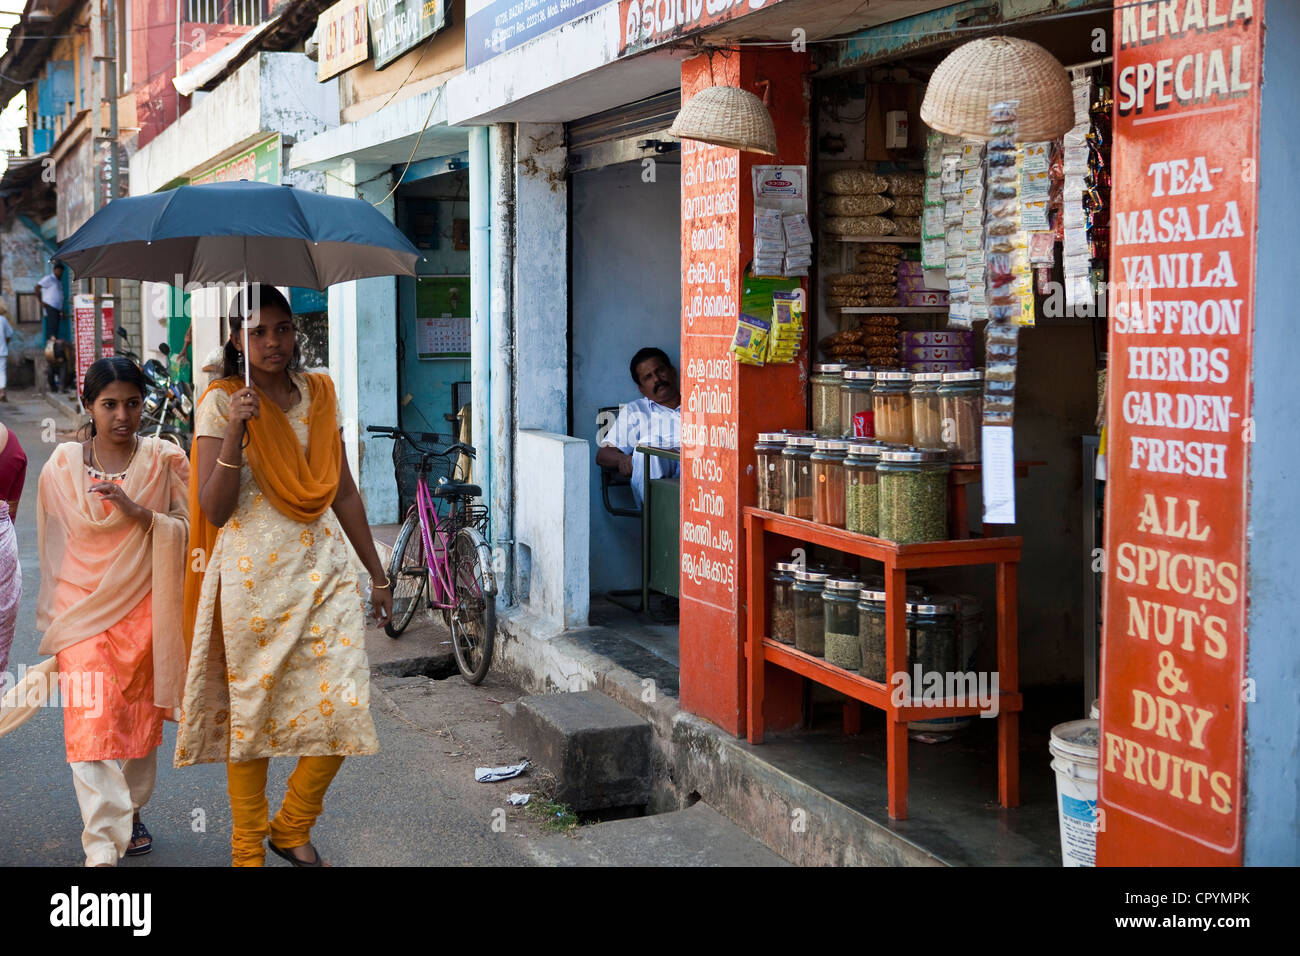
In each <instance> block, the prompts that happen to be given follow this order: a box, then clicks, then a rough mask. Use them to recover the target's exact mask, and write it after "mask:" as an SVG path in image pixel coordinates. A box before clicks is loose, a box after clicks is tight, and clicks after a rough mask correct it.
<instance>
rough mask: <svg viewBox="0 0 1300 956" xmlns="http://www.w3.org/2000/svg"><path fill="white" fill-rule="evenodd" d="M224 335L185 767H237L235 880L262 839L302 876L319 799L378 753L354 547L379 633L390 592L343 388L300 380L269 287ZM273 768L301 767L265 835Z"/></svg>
mask: <svg viewBox="0 0 1300 956" xmlns="http://www.w3.org/2000/svg"><path fill="white" fill-rule="evenodd" d="M246 317H247V318H248V322H247V323H245V318H246ZM229 332H230V338H229V340H228V341H227V343H226V345H225V369H224V371H225V373H226V374H225V377H224V378H221V379H218V380H217V381H215V382H213V384H212V385H211V386H210V387H209V389H208V391H207V392H206V393H205V395H204V396H203V399H202V400H201V402H200V404H199V408H198V412H197V415H196V426H195V436H196V439H195V443H194V475H193V481H192V489H191V499H190V500H191V507H192V508H193V510H194V515H195V520H194V526H193V527H194V531H193V535H192V540H191V552H192V554H194V555H196V557H197V560H196V561H195V562H194V563H193V564H191V573H190V575H189V578H188V579H187V581H186V611H187V620H189V621H192V622H193V627H192V629H190V632H191V633H192V634H193V647H192V651H191V653H190V658H189V675H188V681H187V686H186V692H185V704H184V715H183V717H182V720H181V726H180V731H179V733H178V735H177V748H176V763H177V765H178V766H183V765H186V764H192V763H200V762H225V763H226V764H227V782H228V787H229V792H230V801H231V813H232V817H233V824H234V826H233V832H232V835H231V849H232V856H233V862H234V864H235V865H236V866H260V865H262V863H263V862H264V858H265V850H264V848H263V840H266V844H267V846H269V847H270V849H271V850H272V851H273V852H275V853H276V854H277V855H279V856H281V857H284V858H285V859H287V860H289V861H290V862H292V863H293V864H294V865H295V866H321V865H323V863H322V860H321V857H320V854H319V853H317V852H316V850H315V849H314V847H313V846H312V845H311V828H312V826H313V825H314V824H315V822H316V818H317V817H318V816H319V814H320V813H321V811H322V808H323V800H324V794H325V791H326V789H327V788H328V786H329V784H330V782H331V781H332V779H333V778H334V775H335V774H336V773H337V772H338V770H339V767H340V765H341V764H342V762H343V758H344V757H345V756H347V755H357V754H370V753H375V752H376V751H377V750H378V749H379V745H378V741H377V740H376V737H375V730H374V725H373V723H372V722H371V719H370V714H369V709H368V707H369V670H368V666H367V662H366V653H365V640H364V635H363V629H364V624H365V620H364V609H363V606H362V598H361V594H360V587H359V584H360V582H358V580H357V577H356V575H355V574H354V572H353V570H352V567H351V561H350V556H349V553H348V542H349V541H350V542H351V544H352V547H353V548H354V549H355V551H356V554H357V555H358V556H359V557H360V559H361V562H362V564H364V565H365V567H366V569H367V571H368V572H369V575H370V582H369V587H370V599H371V605H372V607H373V610H374V615H375V619H376V620H377V621H378V622H379V623H380V624H382V623H384V622H385V621H387V619H388V616H389V614H390V612H391V610H392V591H391V589H390V587H389V583H388V581H387V579H386V577H385V575H384V570H383V565H382V563H381V562H380V560H379V556H378V554H377V553H376V551H375V546H374V541H373V539H372V538H371V536H370V529H369V524H368V522H367V521H366V515H365V511H364V508H363V506H362V502H361V496H360V494H359V492H358V491H357V488H356V484H355V482H354V481H353V478H352V474H351V471H350V470H349V468H348V464H347V458H346V457H345V456H344V454H343V448H342V439H341V436H340V431H339V422H338V415H337V407H336V403H335V397H334V386H333V384H332V383H331V381H330V379H329V377H328V376H326V375H313V374H306V373H302V372H300V371H299V370H298V367H297V366H298V351H297V345H296V342H295V330H294V326H293V320H292V315H291V313H290V309H289V305H288V303H287V302H286V301H285V299H284V297H283V296H282V295H281V294H280V293H279V292H278V291H276V290H275V289H274V288H273V287H271V286H265V285H262V286H254V287H253V288H252V289H244V290H241V291H240V293H238V295H237V297H236V298H235V299H234V300H232V307H231V309H230V324H229ZM245 341H246V342H247V346H245V344H244V342H245ZM245 375H248V376H249V377H250V378H251V386H245V385H244V381H245ZM345 537H346V539H347V540H346V541H345V540H344V539H345ZM276 756H296V757H298V758H299V759H298V763H297V766H296V768H295V769H294V771H293V773H292V774H291V776H290V778H289V787H288V792H287V794H286V795H285V799H284V804H283V805H282V807H281V808H280V811H279V813H277V814H276V816H275V818H274V819H273V820H268V819H267V815H268V806H267V799H266V775H267V763H268V759H269V758H270V757H276Z"/></svg>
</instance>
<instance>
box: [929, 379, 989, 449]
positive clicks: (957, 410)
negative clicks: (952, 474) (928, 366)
mask: <svg viewBox="0 0 1300 956" xmlns="http://www.w3.org/2000/svg"><path fill="white" fill-rule="evenodd" d="M983 382H984V372H983V370H982V369H978V368H973V369H970V370H968V371H965V372H945V373H944V375H943V383H942V384H941V385H940V386H939V405H940V416H941V419H942V424H943V430H944V445H946V446H947V448H948V460H949V461H952V462H955V463H961V464H969V463H972V462H978V461H979V460H980V434H981V432H980V428H981V426H982V425H983V424H984V384H983Z"/></svg>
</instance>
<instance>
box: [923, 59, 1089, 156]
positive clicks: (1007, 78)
mask: <svg viewBox="0 0 1300 956" xmlns="http://www.w3.org/2000/svg"><path fill="white" fill-rule="evenodd" d="M1009 100H1018V101H1019V104H1020V105H1019V107H1018V108H1017V110H1016V117H1017V120H1018V122H1019V132H1018V133H1017V136H1016V138H1017V139H1018V140H1020V142H1022V143H1033V142H1038V141H1040V140H1045V139H1056V138H1057V137H1058V136H1062V135H1064V134H1065V133H1066V131H1067V130H1069V129H1070V128H1071V127H1072V126H1074V97H1073V96H1072V95H1071V92H1070V78H1069V77H1068V76H1067V75H1066V72H1065V67H1063V66H1062V65H1061V63H1060V61H1058V60H1057V59H1056V57H1054V56H1052V54H1050V53H1048V52H1047V51H1046V50H1044V49H1043V48H1042V47H1041V46H1039V45H1038V44H1037V43H1030V42H1029V41H1028V40H1020V39H1017V38H1015V37H988V38H986V39H983V40H972V41H971V42H970V43H965V44H963V45H962V46H959V47H957V49H955V50H953V51H952V52H951V53H949V54H948V56H947V57H945V58H944V61H943V62H942V63H940V64H939V68H938V69H937V70H935V71H934V75H933V76H932V77H930V85H929V86H927V87H926V89H925V99H924V101H922V103H921V119H922V120H924V121H925V123H926V125H927V126H929V127H930V128H931V129H936V130H938V131H939V132H941V133H949V134H951V135H953V136H961V137H964V138H966V139H978V140H987V139H989V107H990V106H992V105H993V104H995V103H1003V102H1007V101H1009Z"/></svg>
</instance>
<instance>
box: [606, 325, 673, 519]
mask: <svg viewBox="0 0 1300 956" xmlns="http://www.w3.org/2000/svg"><path fill="white" fill-rule="evenodd" d="M629 369H630V371H631V373H632V381H634V382H636V387H637V388H638V389H640V390H641V395H642V397H641V398H638V399H637V400H636V401H634V402H629V403H628V404H626V405H624V406H623V407H622V409H620V411H619V413H618V419H617V420H616V421H615V422H614V427H613V428H611V429H610V430H609V431H608V433H606V434H603V435H599V436H597V437H598V440H599V441H600V445H601V447H600V450H599V451H598V452H596V464H598V465H600V466H601V467H603V468H617V469H618V471H619V473H620V474H622V475H626V476H628V477H630V478H631V479H632V493H633V494H634V495H636V502H637V505H638V506H640V504H641V501H642V498H643V497H644V494H645V477H646V476H645V475H644V474H643V473H642V472H643V471H644V469H645V457H646V456H644V455H641V454H638V453H637V452H636V450H635V449H636V446H637V445H653V446H654V447H656V448H670V449H673V450H674V451H676V450H678V449H680V448H681V446H682V439H681V434H682V411H681V406H682V396H681V393H680V392H678V390H677V369H675V368H673V364H672V362H671V361H670V360H669V358H668V356H667V355H666V354H664V352H663V351H661V350H660V349H656V348H644V349H641V350H640V351H639V352H637V353H636V355H634V356H632V362H631V364H630V366H629ZM678 474H680V467H679V463H678V462H675V461H670V460H668V459H665V458H655V457H651V458H650V477H651V478H673V477H676V476H677V475H678Z"/></svg>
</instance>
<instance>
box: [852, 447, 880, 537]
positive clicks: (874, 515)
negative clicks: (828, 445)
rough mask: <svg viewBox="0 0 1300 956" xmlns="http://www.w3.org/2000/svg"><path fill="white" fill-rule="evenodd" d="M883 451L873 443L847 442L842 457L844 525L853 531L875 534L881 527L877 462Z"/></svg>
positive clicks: (855, 532)
mask: <svg viewBox="0 0 1300 956" xmlns="http://www.w3.org/2000/svg"><path fill="white" fill-rule="evenodd" d="M882 451H884V448H883V446H881V445H879V444H877V443H876V442H865V441H856V442H855V441H851V442H849V453H848V457H847V458H845V460H844V527H845V528H846V529H847V530H849V531H852V532H853V533H854V534H869V535H872V536H875V535H876V534H877V533H878V532H879V530H880V496H879V494H878V492H879V490H880V489H879V485H878V484H877V476H876V465H877V464H879V463H880V454H881V452H882Z"/></svg>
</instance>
